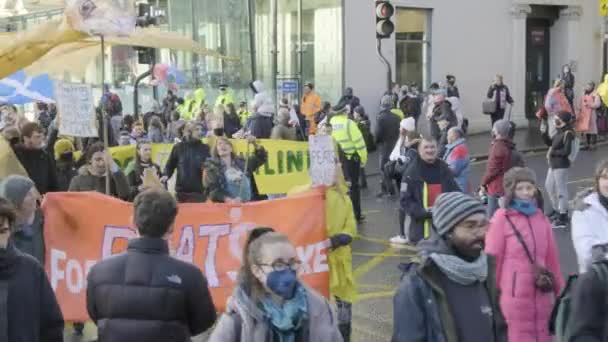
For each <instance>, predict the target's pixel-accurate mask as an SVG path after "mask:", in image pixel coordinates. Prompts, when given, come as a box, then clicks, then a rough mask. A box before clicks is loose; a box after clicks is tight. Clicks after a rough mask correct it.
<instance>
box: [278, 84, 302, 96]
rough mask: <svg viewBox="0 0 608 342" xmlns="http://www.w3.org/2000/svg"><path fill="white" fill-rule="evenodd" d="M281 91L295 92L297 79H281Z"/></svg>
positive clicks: (296, 91) (296, 90) (285, 92)
mask: <svg viewBox="0 0 608 342" xmlns="http://www.w3.org/2000/svg"><path fill="white" fill-rule="evenodd" d="M281 92H282V93H283V94H297V93H298V81H283V82H282V84H281Z"/></svg>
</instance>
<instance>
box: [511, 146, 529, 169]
mask: <svg viewBox="0 0 608 342" xmlns="http://www.w3.org/2000/svg"><path fill="white" fill-rule="evenodd" d="M513 167H526V161H525V160H524V156H523V155H522V154H521V152H519V151H518V150H517V149H515V148H513V149H512V150H511V167H510V168H513Z"/></svg>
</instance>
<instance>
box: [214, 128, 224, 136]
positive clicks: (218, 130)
mask: <svg viewBox="0 0 608 342" xmlns="http://www.w3.org/2000/svg"><path fill="white" fill-rule="evenodd" d="M213 134H214V135H215V136H218V137H221V136H224V129H223V128H214V129H213Z"/></svg>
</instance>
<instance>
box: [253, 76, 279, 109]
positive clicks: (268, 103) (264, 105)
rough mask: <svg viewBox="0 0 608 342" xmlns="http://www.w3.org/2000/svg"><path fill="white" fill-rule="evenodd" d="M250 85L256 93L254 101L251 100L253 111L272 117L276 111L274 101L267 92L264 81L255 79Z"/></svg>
mask: <svg viewBox="0 0 608 342" xmlns="http://www.w3.org/2000/svg"><path fill="white" fill-rule="evenodd" d="M250 86H251V90H253V92H254V94H255V96H254V97H253V102H251V111H252V112H253V113H257V114H261V115H264V116H269V117H272V115H273V114H274V112H275V108H274V102H273V101H272V97H271V96H270V94H268V93H267V92H266V87H265V86H264V83H263V82H262V81H260V80H256V81H253V82H252V83H251V85H250Z"/></svg>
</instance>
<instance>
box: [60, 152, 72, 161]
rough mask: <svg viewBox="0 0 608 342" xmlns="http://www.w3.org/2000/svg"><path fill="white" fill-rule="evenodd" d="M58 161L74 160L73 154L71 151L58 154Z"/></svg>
mask: <svg viewBox="0 0 608 342" xmlns="http://www.w3.org/2000/svg"><path fill="white" fill-rule="evenodd" d="M59 161H62V162H66V163H71V162H73V161H74V154H73V153H72V152H66V153H62V154H61V155H60V156H59Z"/></svg>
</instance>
